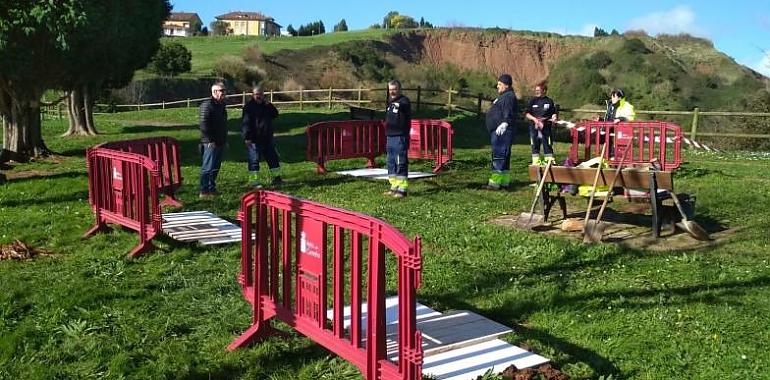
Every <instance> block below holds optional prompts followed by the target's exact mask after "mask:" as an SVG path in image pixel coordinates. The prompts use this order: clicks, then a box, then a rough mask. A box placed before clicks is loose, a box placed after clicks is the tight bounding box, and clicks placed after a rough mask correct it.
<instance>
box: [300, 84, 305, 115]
mask: <svg viewBox="0 0 770 380" xmlns="http://www.w3.org/2000/svg"><path fill="white" fill-rule="evenodd" d="M303 92H305V91H304V90H303V89H301V88H300V89H299V110H300V111H302V109H303V107H302V105H303V103H302V93H303Z"/></svg>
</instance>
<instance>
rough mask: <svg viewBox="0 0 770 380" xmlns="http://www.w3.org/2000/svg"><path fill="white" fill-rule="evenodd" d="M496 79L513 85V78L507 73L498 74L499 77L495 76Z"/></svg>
mask: <svg viewBox="0 0 770 380" xmlns="http://www.w3.org/2000/svg"><path fill="white" fill-rule="evenodd" d="M497 81H498V82H501V83H503V84H505V85H507V86H508V87H510V86H513V78H511V76H510V75H508V74H503V75H500V78H497Z"/></svg>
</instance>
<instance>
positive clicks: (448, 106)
mask: <svg viewBox="0 0 770 380" xmlns="http://www.w3.org/2000/svg"><path fill="white" fill-rule="evenodd" d="M446 109H447V117H449V116H452V86H449V91H448V92H447V101H446Z"/></svg>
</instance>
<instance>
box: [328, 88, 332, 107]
mask: <svg viewBox="0 0 770 380" xmlns="http://www.w3.org/2000/svg"><path fill="white" fill-rule="evenodd" d="M329 109H332V88H331V86H329Z"/></svg>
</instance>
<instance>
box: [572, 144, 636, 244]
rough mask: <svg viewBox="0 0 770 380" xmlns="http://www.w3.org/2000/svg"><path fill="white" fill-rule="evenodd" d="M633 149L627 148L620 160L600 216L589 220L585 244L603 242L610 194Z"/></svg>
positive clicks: (585, 232)
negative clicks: (605, 214) (603, 220)
mask: <svg viewBox="0 0 770 380" xmlns="http://www.w3.org/2000/svg"><path fill="white" fill-rule="evenodd" d="M631 150H632V149H631V148H630V147H626V149H625V151H624V152H623V157H622V158H621V159H620V162H619V163H618V168H617V169H615V176H614V177H612V181H610V185H609V190H607V196H606V197H604V201H603V202H602V207H601V208H600V209H599V214H598V215H596V220H589V221H588V223H587V224H586V225H585V228H584V230H583V243H593V242H597V241H600V240H602V235H604V229H605V228H607V224H603V223H601V220H602V216H603V215H604V210H605V209H606V208H607V203H609V200H610V193H611V192H612V189H613V188H614V187H615V181H617V179H618V177H619V176H620V170H621V169H623V163H624V162H625V161H626V157H628V152H630V151H631ZM594 191H596V188H594Z"/></svg>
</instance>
